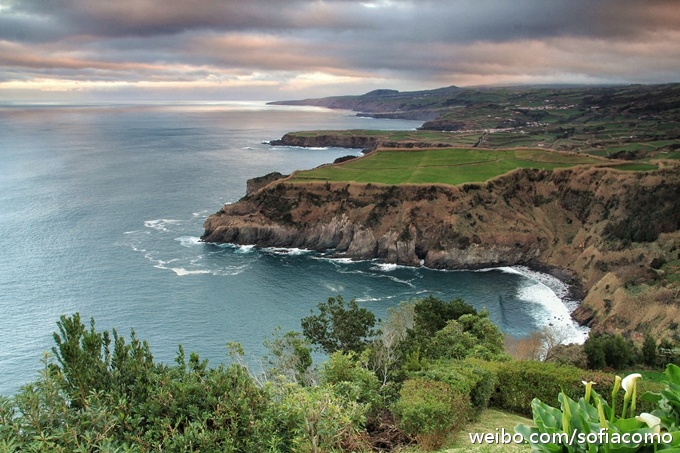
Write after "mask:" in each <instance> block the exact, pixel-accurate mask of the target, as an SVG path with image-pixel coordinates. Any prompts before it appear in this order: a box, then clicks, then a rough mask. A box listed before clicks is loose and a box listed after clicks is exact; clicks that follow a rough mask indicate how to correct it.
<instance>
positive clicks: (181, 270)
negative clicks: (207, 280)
mask: <svg viewBox="0 0 680 453" xmlns="http://www.w3.org/2000/svg"><path fill="white" fill-rule="evenodd" d="M166 269H170V270H171V271H173V272H174V273H175V274H177V275H179V276H185V275H196V274H210V271H209V270H207V269H197V270H193V271H190V270H187V269H184V268H182V267H171V268H166Z"/></svg>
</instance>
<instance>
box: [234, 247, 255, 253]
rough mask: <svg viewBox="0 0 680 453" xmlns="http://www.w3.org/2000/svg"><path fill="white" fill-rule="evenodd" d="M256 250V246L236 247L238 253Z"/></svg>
mask: <svg viewBox="0 0 680 453" xmlns="http://www.w3.org/2000/svg"><path fill="white" fill-rule="evenodd" d="M253 250H255V246H254V245H236V253H250V252H252V251H253Z"/></svg>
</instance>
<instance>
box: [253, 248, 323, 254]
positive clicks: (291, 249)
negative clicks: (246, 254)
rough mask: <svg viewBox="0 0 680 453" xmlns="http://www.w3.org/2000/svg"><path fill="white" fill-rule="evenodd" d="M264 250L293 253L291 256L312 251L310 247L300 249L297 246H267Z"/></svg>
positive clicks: (276, 252)
mask: <svg viewBox="0 0 680 453" xmlns="http://www.w3.org/2000/svg"><path fill="white" fill-rule="evenodd" d="M262 250H264V251H265V252H269V253H273V254H275V255H291V256H296V255H305V254H307V253H311V252H312V251H311V250H309V249H299V248H296V247H290V248H288V247H265V248H263V249H262Z"/></svg>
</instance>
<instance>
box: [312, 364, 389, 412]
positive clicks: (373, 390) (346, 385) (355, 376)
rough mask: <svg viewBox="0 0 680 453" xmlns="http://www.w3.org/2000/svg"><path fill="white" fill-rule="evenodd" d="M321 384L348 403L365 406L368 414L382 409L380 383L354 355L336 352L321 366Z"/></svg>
mask: <svg viewBox="0 0 680 453" xmlns="http://www.w3.org/2000/svg"><path fill="white" fill-rule="evenodd" d="M321 382H322V383H323V384H326V385H331V386H333V388H334V391H335V393H337V394H339V395H342V396H343V397H344V398H345V399H347V400H348V401H356V402H358V403H359V404H362V405H365V406H366V410H367V412H375V411H378V410H380V409H382V400H381V397H380V394H379V388H380V381H379V380H378V378H377V376H376V375H375V373H374V372H372V371H371V370H368V369H366V368H364V367H363V366H362V365H361V363H359V361H358V359H357V357H356V355H355V354H354V353H345V352H342V351H338V352H335V353H334V354H333V355H331V356H330V357H329V359H328V360H327V361H326V362H324V363H323V365H322V366H321Z"/></svg>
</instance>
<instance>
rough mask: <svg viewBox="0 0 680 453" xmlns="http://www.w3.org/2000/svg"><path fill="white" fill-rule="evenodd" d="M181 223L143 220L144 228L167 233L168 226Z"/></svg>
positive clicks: (177, 221)
mask: <svg viewBox="0 0 680 453" xmlns="http://www.w3.org/2000/svg"><path fill="white" fill-rule="evenodd" d="M181 222H182V221H181V220H175V219H156V220H145V221H144V226H145V227H147V228H153V229H154V230H158V231H169V230H168V228H167V227H168V225H178V224H180V223H181Z"/></svg>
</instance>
